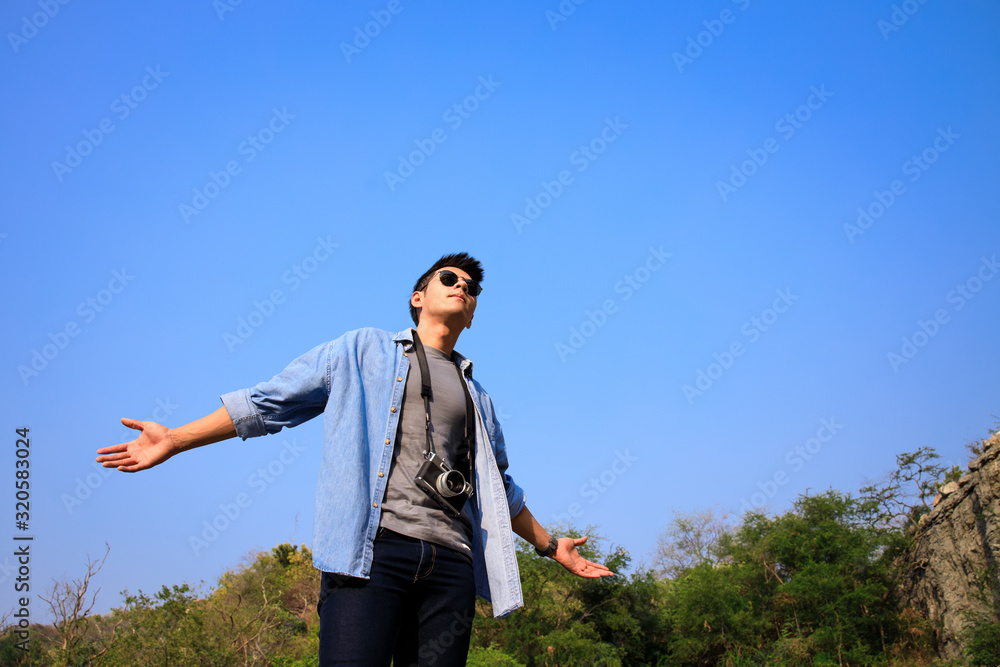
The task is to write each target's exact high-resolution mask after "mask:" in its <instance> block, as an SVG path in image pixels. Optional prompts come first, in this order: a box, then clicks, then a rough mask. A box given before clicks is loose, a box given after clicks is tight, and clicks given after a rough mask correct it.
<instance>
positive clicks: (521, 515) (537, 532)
mask: <svg viewBox="0 0 1000 667" xmlns="http://www.w3.org/2000/svg"><path fill="white" fill-rule="evenodd" d="M510 525H511V528H513V529H514V532H515V533H517V534H518V535H520V536H521V537H523V538H524V539H525V540H527V541H528V542H530V543H531V544H532V545H533V546H534V547H535V548H536V549H543V550H544V549H545V548H546V547H547V546H548V545H549V539H550V536H549V533H548V531H546V530H545V529H544V528H542V526H541V524H540V523H538V521H537V520H536V519H535V517H534V516H533V515H532V514H531V512H529V511H528V507H527V506H524V507H522V508H521V511H520V512H518V513H517V515H516V516H515V517H514V518H513V519H511V520H510ZM586 541H587V538H586V537H579V538H576V539H573V538H572V537H562V538H560V539H559V546H558V547H557V548H556V550H555V552H553V553H552V555H551V556H550V558H552V559H553V560H555V561H556V562H557V563H559V564H560V565H562V566H563V567H564V568H566V569H567V570H569V571H570V572H572V573H573V574H575V575H577V576H578V577H586V578H587V579H593V578H596V577H610V576H613V575H614V572H612V571H611V570H609V569H608V568H606V567H605V566H603V565H601V564H600V563H593V562H591V561H589V560H587V559H586V558H584V557H583V556H581V555H580V554H579V552H577V550H576V548H577V546H579V545H581V544H583V543H584V542H586Z"/></svg>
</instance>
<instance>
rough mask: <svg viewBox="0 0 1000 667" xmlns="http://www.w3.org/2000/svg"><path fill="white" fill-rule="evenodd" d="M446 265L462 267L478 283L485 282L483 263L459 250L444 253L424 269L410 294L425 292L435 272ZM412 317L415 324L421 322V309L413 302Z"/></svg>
mask: <svg viewBox="0 0 1000 667" xmlns="http://www.w3.org/2000/svg"><path fill="white" fill-rule="evenodd" d="M446 266H454V267H455V268H456V269H462V270H463V271H465V272H466V273H468V274H469V277H470V278H472V279H473V280H475V281H476V282H477V283H482V282H483V265H482V264H480V263H479V260H478V259H476V258H475V257H473V256H472V255H470V254H469V253H467V252H459V253H455V254H452V255H444V256H443V257H441V259H439V260H438V261H436V262H434V265H433V266H431V268H429V269H427V270H426V271H424V274H423V275H422V276H420V278H419V279H418V280H417V282H416V284H414V285H413V289H412V290H411V291H410V296H411V297H412V296H413V292H423V291H424V290H425V289H427V285H428V283H430V281H431V278H433V277H434V274H435V273H436V272H437V271H438V270H439V269H442V268H444V267H446ZM410 318H411V319H412V320H413V324H414V325H418V324H420V309H419V308H414V307H413V304H410Z"/></svg>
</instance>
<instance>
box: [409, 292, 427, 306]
mask: <svg viewBox="0 0 1000 667" xmlns="http://www.w3.org/2000/svg"><path fill="white" fill-rule="evenodd" d="M423 301H424V293H423V292H414V293H413V295H412V296H410V305H411V306H413V307H414V308H423V305H424V304H423Z"/></svg>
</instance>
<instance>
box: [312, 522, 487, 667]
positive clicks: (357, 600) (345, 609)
mask: <svg viewBox="0 0 1000 667" xmlns="http://www.w3.org/2000/svg"><path fill="white" fill-rule="evenodd" d="M475 603H476V588H475V582H474V580H473V576H472V563H471V561H469V560H468V559H467V558H465V557H464V556H463V555H462V554H459V553H458V552H456V551H454V550H452V549H448V548H446V547H442V546H438V545H436V544H431V543H430V542H424V541H423V540H417V539H414V538H412V537H406V536H404V535H400V534H399V533H394V532H393V531H391V530H386V529H385V528H379V531H378V534H377V536H376V538H375V543H374V556H373V560H372V569H371V578H370V579H368V580H365V579H358V578H356V577H348V576H344V575H338V574H331V573H329V572H323V573H322V579H321V584H320V594H319V604H318V605H317V611H319V664H320V667H325V666H326V665H371V666H372V667H388V665H389V661H390V659H391V660H392V661H393V667H410V666H411V665H420V666H421V667H423V666H429V665H434V666H435V667H451V666H452V665H465V661H466V658H467V656H468V653H469V637H470V635H471V633H472V619H473V615H474V614H475Z"/></svg>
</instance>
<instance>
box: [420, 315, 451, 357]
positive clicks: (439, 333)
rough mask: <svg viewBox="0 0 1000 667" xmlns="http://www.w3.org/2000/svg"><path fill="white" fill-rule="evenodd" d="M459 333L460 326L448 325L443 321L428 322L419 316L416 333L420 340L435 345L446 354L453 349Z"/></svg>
mask: <svg viewBox="0 0 1000 667" xmlns="http://www.w3.org/2000/svg"><path fill="white" fill-rule="evenodd" d="M461 333H462V328H461V327H458V328H453V327H449V326H448V325H447V324H446V323H444V322H428V321H425V320H424V318H420V324H418V325H417V335H418V336H420V342H422V343H423V344H424V345H430V346H431V347H436V348H437V349H439V350H441V351H442V352H445V353H447V354H451V353H452V352H453V351H454V350H455V343H457V342H458V336H459V335H460V334H461Z"/></svg>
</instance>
